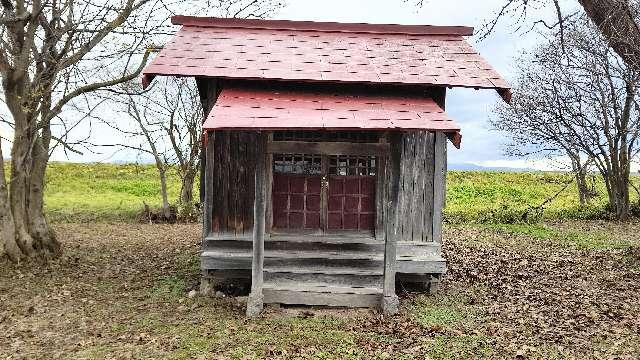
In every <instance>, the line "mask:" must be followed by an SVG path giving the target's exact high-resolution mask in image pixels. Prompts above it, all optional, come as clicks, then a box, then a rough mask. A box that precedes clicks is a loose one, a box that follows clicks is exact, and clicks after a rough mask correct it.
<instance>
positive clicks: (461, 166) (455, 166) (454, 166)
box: [448, 163, 539, 172]
mask: <svg viewBox="0 0 640 360" xmlns="http://www.w3.org/2000/svg"><path fill="white" fill-rule="evenodd" d="M448 168H449V170H460V171H503V172H536V171H539V170H535V169H529V168H511V167H488V166H481V165H478V164H473V163H449V164H448Z"/></svg>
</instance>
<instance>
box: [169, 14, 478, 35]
mask: <svg viewBox="0 0 640 360" xmlns="http://www.w3.org/2000/svg"><path fill="white" fill-rule="evenodd" d="M171 23H172V24H174V25H183V26H199V27H212V28H235V29H254V30H290V31H318V32H338V33H366V34H380V35H392V34H395V35H416V36H420V35H459V36H472V35H473V28H472V27H468V26H435V25H398V24H365V23H339V22H316V21H291V20H260V19H238V18H216V17H199V16H181V15H178V16H173V17H171Z"/></svg>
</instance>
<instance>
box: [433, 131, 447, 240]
mask: <svg viewBox="0 0 640 360" xmlns="http://www.w3.org/2000/svg"><path fill="white" fill-rule="evenodd" d="M434 143H435V148H434V169H433V241H434V242H436V243H438V244H442V211H443V209H444V206H445V194H446V179H447V137H446V135H445V134H444V133H443V132H436V133H435V141H434Z"/></svg>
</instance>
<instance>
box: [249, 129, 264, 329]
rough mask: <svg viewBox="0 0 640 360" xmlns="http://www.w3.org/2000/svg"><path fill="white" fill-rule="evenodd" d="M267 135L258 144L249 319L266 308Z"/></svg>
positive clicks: (260, 136)
mask: <svg viewBox="0 0 640 360" xmlns="http://www.w3.org/2000/svg"><path fill="white" fill-rule="evenodd" d="M266 145H267V137H266V133H264V132H260V133H259V135H258V141H257V144H256V169H255V199H254V202H253V259H252V261H251V294H249V299H248V301H247V317H251V318H254V317H257V316H258V315H260V313H261V312H262V309H263V306H264V296H263V294H262V285H263V282H264V279H263V276H264V271H263V270H264V232H265V231H264V230H265V213H266V200H265V197H266V189H265V184H266V166H267V164H266Z"/></svg>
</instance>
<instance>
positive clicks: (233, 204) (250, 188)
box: [207, 131, 258, 236]
mask: <svg viewBox="0 0 640 360" xmlns="http://www.w3.org/2000/svg"><path fill="white" fill-rule="evenodd" d="M257 141H258V134H257V133H256V132H249V131H215V132H213V134H212V136H211V137H210V139H209V146H210V147H211V151H210V152H209V153H210V154H211V157H210V158H208V159H207V166H211V169H210V171H211V180H209V183H208V184H207V190H210V191H211V195H210V201H211V203H210V204H211V205H210V208H211V209H210V213H211V216H210V219H211V223H210V232H211V233H212V234H230V235H237V236H240V235H244V234H249V233H251V232H252V231H253V202H254V195H255V184H254V174H255V166H256V156H257V154H256V143H257Z"/></svg>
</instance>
